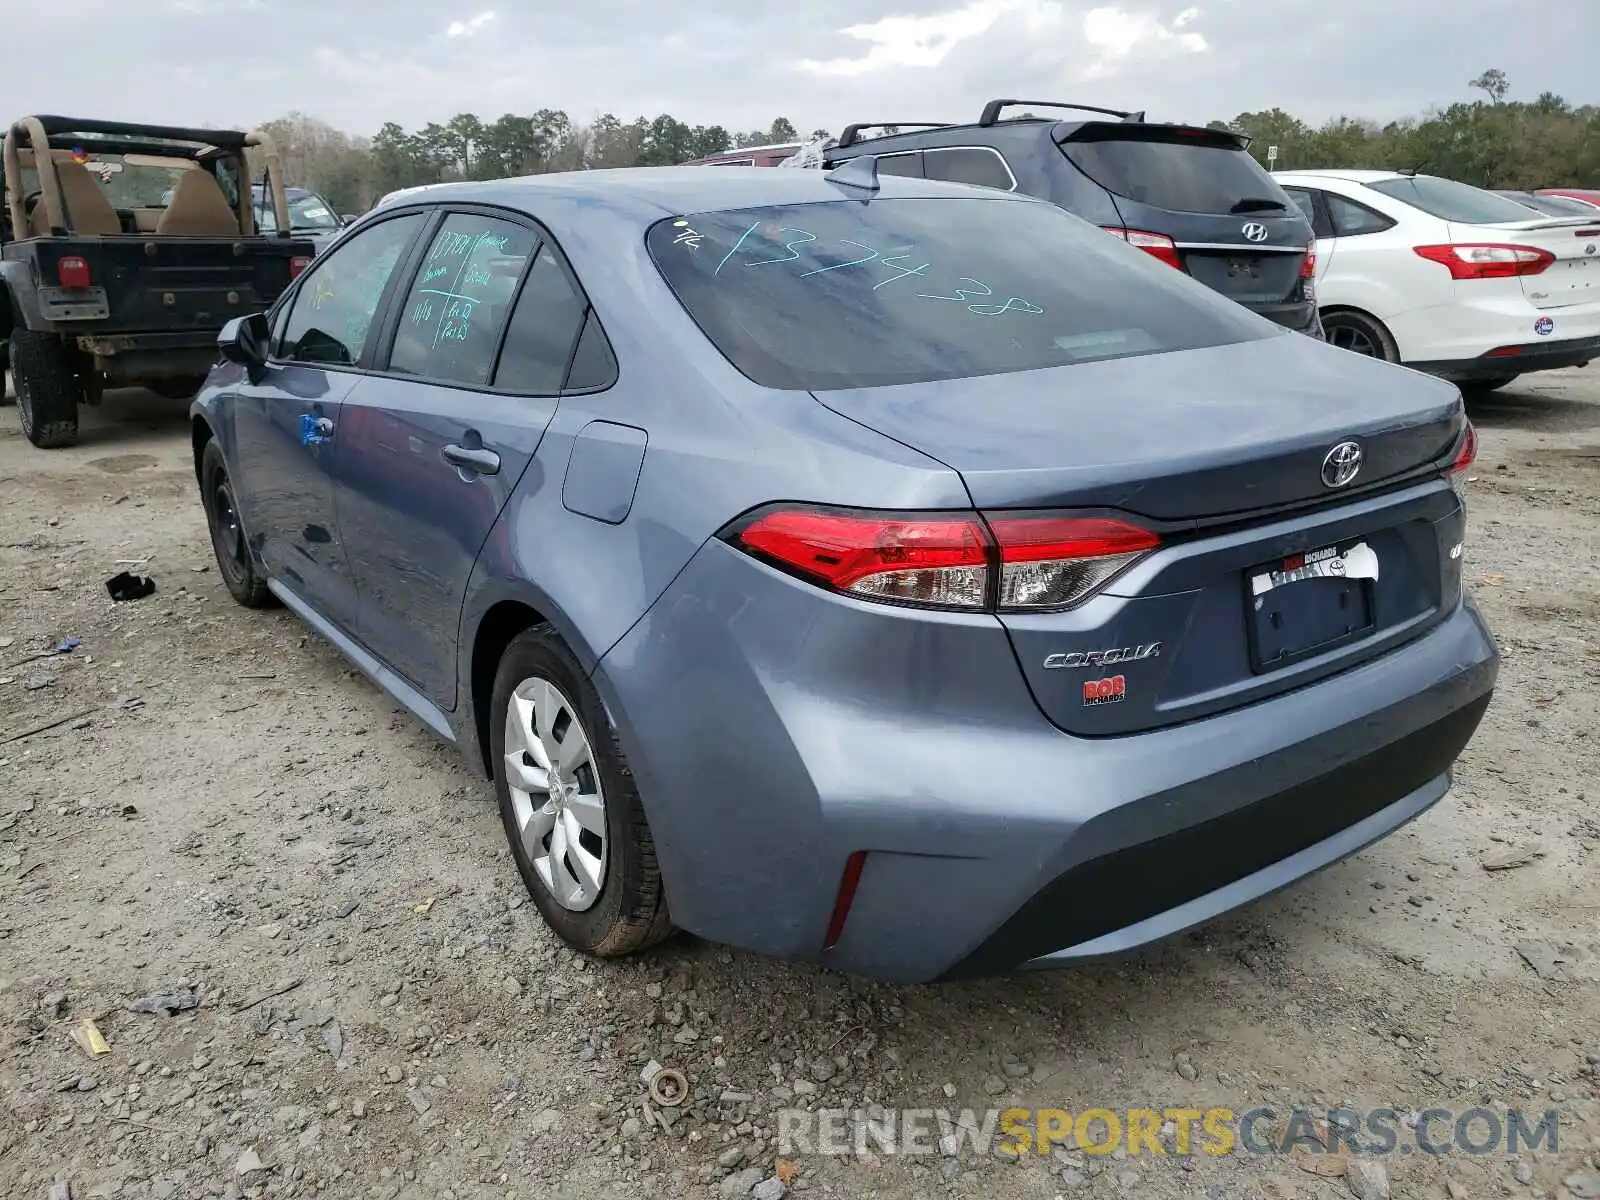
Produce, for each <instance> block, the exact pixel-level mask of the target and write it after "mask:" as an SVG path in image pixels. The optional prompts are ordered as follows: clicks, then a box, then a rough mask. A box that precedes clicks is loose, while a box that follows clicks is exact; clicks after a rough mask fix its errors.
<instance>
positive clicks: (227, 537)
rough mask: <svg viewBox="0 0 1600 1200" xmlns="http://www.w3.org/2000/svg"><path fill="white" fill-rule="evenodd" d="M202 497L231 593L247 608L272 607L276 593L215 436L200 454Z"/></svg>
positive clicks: (218, 556) (212, 547)
mask: <svg viewBox="0 0 1600 1200" xmlns="http://www.w3.org/2000/svg"><path fill="white" fill-rule="evenodd" d="M200 500H201V503H202V504H203V505H204V506H205V510H206V524H207V525H208V526H209V527H210V530H211V550H212V552H213V553H214V554H215V555H216V556H217V570H218V572H220V573H221V575H222V582H223V583H224V584H225V585H226V586H227V589H228V594H229V595H231V596H232V597H233V598H234V599H235V600H237V601H238V602H239V603H240V604H242V605H244V606H245V607H246V608H270V607H272V606H273V605H274V604H275V603H276V597H274V596H273V594H272V593H271V592H270V591H269V590H268V589H267V581H266V578H265V577H264V576H263V575H262V574H261V573H260V572H259V571H257V570H256V564H255V559H254V558H252V557H251V555H250V544H249V542H248V540H247V539H246V538H245V534H244V526H243V525H241V524H240V522H239V501H238V499H237V498H236V496H235V495H234V491H233V481H232V480H230V479H229V478H228V464H227V462H226V460H224V458H223V457H222V447H221V446H219V445H217V443H216V441H215V440H212V441H209V442H207V443H206V448H205V450H204V451H202V452H201V455H200Z"/></svg>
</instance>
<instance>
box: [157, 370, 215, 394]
mask: <svg viewBox="0 0 1600 1200" xmlns="http://www.w3.org/2000/svg"><path fill="white" fill-rule="evenodd" d="M205 382H206V377H205V376H204V375H175V376H172V377H171V378H167V379H152V380H151V381H150V390H151V391H152V392H154V393H155V394H156V395H158V396H161V397H163V398H164V399H167V400H192V399H194V395H195V393H196V392H198V391H199V390H200V389H201V388H202V387H203V386H204V385H205Z"/></svg>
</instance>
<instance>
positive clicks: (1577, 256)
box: [1450, 212, 1600, 309]
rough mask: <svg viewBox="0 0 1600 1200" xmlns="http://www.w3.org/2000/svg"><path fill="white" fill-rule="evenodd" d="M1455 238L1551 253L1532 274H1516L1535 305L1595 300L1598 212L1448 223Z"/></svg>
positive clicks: (1598, 295)
mask: <svg viewBox="0 0 1600 1200" xmlns="http://www.w3.org/2000/svg"><path fill="white" fill-rule="evenodd" d="M1450 236H1451V237H1452V238H1453V239H1454V240H1455V241H1457V242H1494V243H1499V244H1501V245H1509V246H1532V247H1534V248H1536V249H1539V250H1545V251H1548V252H1549V253H1551V254H1553V255H1555V261H1554V262H1553V263H1551V264H1550V265H1549V266H1548V267H1546V268H1545V269H1544V270H1542V271H1540V272H1539V273H1538V274H1537V275H1522V276H1519V281H1520V282H1521V284H1522V294H1523V295H1524V296H1525V297H1527V299H1528V302H1529V303H1530V304H1532V305H1533V306H1534V307H1535V308H1539V309H1552V308H1566V307H1569V306H1571V305H1574V304H1596V303H1600V212H1596V213H1595V215H1594V216H1593V217H1545V218H1541V219H1536V220H1532V221H1518V222H1515V223H1513V224H1498V223H1497V224H1493V225H1467V224H1459V223H1456V222H1452V223H1451V225H1450Z"/></svg>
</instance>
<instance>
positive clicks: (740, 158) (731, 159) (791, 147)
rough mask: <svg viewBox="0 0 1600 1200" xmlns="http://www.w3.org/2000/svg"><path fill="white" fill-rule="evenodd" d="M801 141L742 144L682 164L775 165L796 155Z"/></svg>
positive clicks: (716, 165)
mask: <svg viewBox="0 0 1600 1200" xmlns="http://www.w3.org/2000/svg"><path fill="white" fill-rule="evenodd" d="M800 145H801V144H800V143H799V142H783V143H780V144H778V145H773V146H740V147H739V148H738V149H737V150H729V151H728V152H727V153H726V154H708V155H706V157H704V158H691V159H690V160H689V161H688V162H686V163H682V164H680V165H681V166H685V167H775V166H777V165H778V164H779V163H781V162H783V161H785V160H786V159H790V158H793V157H794V154H795V151H797V150H799V149H800Z"/></svg>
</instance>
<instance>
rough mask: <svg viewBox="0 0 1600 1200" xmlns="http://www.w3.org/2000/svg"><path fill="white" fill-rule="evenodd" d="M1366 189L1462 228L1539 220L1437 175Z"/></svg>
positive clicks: (1399, 178) (1490, 194)
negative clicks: (1457, 224)
mask: <svg viewBox="0 0 1600 1200" xmlns="http://www.w3.org/2000/svg"><path fill="white" fill-rule="evenodd" d="M1367 186H1368V187H1369V188H1371V189H1372V190H1373V191H1375V192H1382V193H1383V194H1384V195H1385V196H1393V197H1394V198H1395V199H1396V200H1400V201H1403V202H1404V203H1406V204H1409V205H1411V207H1412V208H1420V209H1421V210H1422V211H1423V212H1425V213H1427V214H1428V215H1429V216H1434V217H1438V218H1439V219H1440V220H1441V221H1459V222H1461V223H1462V224H1463V225H1501V224H1505V223H1508V222H1511V221H1534V220H1537V219H1538V217H1537V215H1536V214H1534V213H1531V212H1529V211H1528V208H1527V206H1526V205H1522V204H1518V203H1517V202H1516V201H1515V200H1507V199H1506V198H1505V197H1504V196H1496V195H1495V194H1494V193H1493V192H1487V191H1484V189H1482V188H1475V187H1473V186H1472V185H1471V184H1470V183H1457V182H1456V181H1455V180H1453V179H1440V178H1439V177H1438V176H1436V175H1398V176H1396V177H1395V178H1393V179H1380V180H1378V181H1377V182H1376V183H1369V184H1367Z"/></svg>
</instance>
